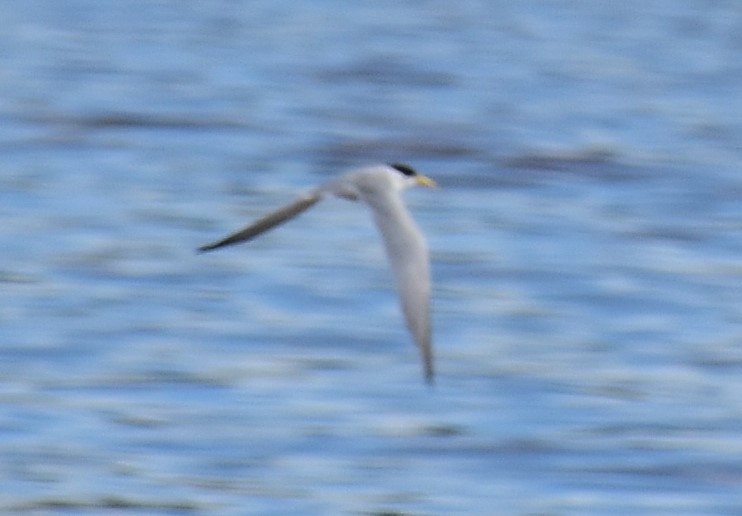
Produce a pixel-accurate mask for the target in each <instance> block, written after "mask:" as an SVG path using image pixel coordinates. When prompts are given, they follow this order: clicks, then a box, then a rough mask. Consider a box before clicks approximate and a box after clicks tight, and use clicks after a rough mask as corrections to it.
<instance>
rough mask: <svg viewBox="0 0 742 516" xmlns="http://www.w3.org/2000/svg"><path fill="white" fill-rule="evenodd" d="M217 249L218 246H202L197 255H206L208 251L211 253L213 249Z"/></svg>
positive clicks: (197, 250)
mask: <svg viewBox="0 0 742 516" xmlns="http://www.w3.org/2000/svg"><path fill="white" fill-rule="evenodd" d="M217 247H218V246H216V245H214V244H206V245H202V246H201V247H199V248H198V249H196V253H198V254H201V253H205V252H207V251H211V250H213V249H216V248H217Z"/></svg>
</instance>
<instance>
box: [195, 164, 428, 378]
mask: <svg viewBox="0 0 742 516" xmlns="http://www.w3.org/2000/svg"><path fill="white" fill-rule="evenodd" d="M416 184H418V185H423V186H428V187H431V186H435V183H434V182H433V181H432V180H431V179H428V178H427V177H425V176H422V175H419V174H418V173H417V172H415V171H414V170H413V169H412V168H410V167H409V166H407V165H400V164H394V165H377V166H371V167H366V168H361V169H357V170H353V171H350V172H348V173H347V174H345V175H342V176H340V177H338V178H336V179H333V180H331V181H329V182H327V183H325V184H323V185H322V186H320V187H318V188H315V189H314V190H310V191H308V192H306V193H305V194H304V195H302V196H300V197H299V198H298V199H296V200H295V201H294V202H292V203H291V204H288V205H287V206H285V207H283V208H281V209H279V210H277V211H275V212H273V213H271V214H269V215H267V216H265V217H263V218H261V219H259V220H257V221H256V222H254V223H253V224H251V225H249V226H247V227H246V228H244V229H242V230H240V231H238V232H236V233H233V234H232V235H229V236H227V237H226V238H224V239H222V240H219V241H217V242H214V243H213V244H209V245H205V246H203V247H200V248H199V251H210V250H212V249H217V248H219V247H224V246H227V245H232V244H237V243H240V242H244V241H247V240H250V239H252V238H254V237H256V236H258V235H260V234H262V233H264V232H266V231H268V230H269V229H271V228H273V227H275V226H277V225H278V224H281V223H283V222H286V221H288V220H290V219H292V218H294V217H296V216H297V215H299V214H300V213H302V212H303V211H305V210H307V209H309V208H310V207H311V206H314V205H315V204H316V203H317V202H319V201H320V200H321V199H322V198H323V197H325V196H327V195H332V196H336V197H341V198H343V199H348V200H353V201H361V202H364V203H365V204H366V205H368V207H369V208H370V209H371V212H372V214H373V217H374V221H375V222H376V226H377V228H378V229H379V232H380V234H381V236H382V239H383V240H384V246H385V248H386V253H387V257H388V259H389V263H390V265H391V268H392V271H393V273H394V277H395V280H396V284H397V290H398V292H399V296H400V300H401V305H402V311H403V312H404V315H405V320H406V321H407V327H408V328H409V330H410V332H411V333H412V335H413V337H414V339H415V343H416V344H417V347H418V349H419V350H420V354H421V357H422V360H423V368H424V373H425V378H426V380H427V381H428V382H432V381H433V353H432V345H431V323H430V266H429V259H428V249H427V245H426V243H425V238H424V237H423V235H422V233H421V232H420V230H419V229H418V228H417V226H416V224H415V222H414V221H413V220H412V217H411V216H410V214H409V212H408V211H407V209H406V208H405V206H404V203H403V202H402V198H401V196H400V192H401V191H402V190H404V189H406V188H408V187H410V186H413V185H416Z"/></svg>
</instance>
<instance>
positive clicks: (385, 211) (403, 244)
mask: <svg viewBox="0 0 742 516" xmlns="http://www.w3.org/2000/svg"><path fill="white" fill-rule="evenodd" d="M363 200H364V201H366V202H367V204H368V205H369V206H370V207H371V210H372V212H373V215H374V220H375V221H376V225H377V226H378V228H379V231H380V232H381V236H382V238H383V240H384V245H385V247H386V252H387V256H388V258H389V263H390V265H391V268H392V271H393V272H394V277H395V279H396V281H397V290H398V291H399V296H400V299H401V304H402V310H403V312H404V315H405V319H406V321H407V327H408V328H409V329H410V332H411V333H412V335H413V336H414V338H415V342H416V344H417V347H418V349H419V350H420V355H421V357H422V360H423V367H424V370H425V379H426V381H428V382H429V383H432V382H433V374H434V372H433V349H432V345H431V324H430V264H429V259H428V248H427V245H426V243H425V238H424V237H423V235H422V233H421V232H420V230H419V229H418V228H417V225H416V224H415V222H414V221H413V220H412V217H411V216H410V213H409V212H408V211H407V208H405V206H404V203H403V202H402V198H401V197H400V195H399V193H398V192H396V191H392V190H385V191H376V192H374V193H373V195H365V196H363Z"/></svg>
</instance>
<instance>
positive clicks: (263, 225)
mask: <svg viewBox="0 0 742 516" xmlns="http://www.w3.org/2000/svg"><path fill="white" fill-rule="evenodd" d="M322 195H323V193H322V191H321V190H319V189H317V190H313V191H311V192H308V193H306V194H305V195H302V196H301V197H299V198H298V199H297V200H295V201H294V202H292V203H291V204H288V205H286V206H284V207H283V208H281V209H279V210H276V211H274V212H273V213H270V214H268V215H266V216H265V217H263V218H262V219H259V220H257V221H255V222H253V223H252V224H250V225H249V226H247V227H246V228H244V229H241V230H239V231H237V232H236V233H233V234H231V235H229V236H227V237H225V238H223V239H222V240H218V241H216V242H214V243H211V244H207V245H204V246H201V247H199V248H198V250H199V251H201V252H203V251H211V250H212V249H217V248H219V247H224V246H227V245H233V244H239V243H240V242H245V241H247V240H250V239H251V238H254V237H256V236H258V235H260V234H262V233H265V232H266V231H268V230H269V229H271V228H273V227H275V226H277V225H279V224H281V223H283V222H286V221H287V220H291V219H292V218H294V217H296V216H297V215H299V214H300V213H301V212H303V211H305V210H307V209H309V208H311V207H312V206H314V205H315V204H316V203H317V202H318V201H319V200H320V199H322Z"/></svg>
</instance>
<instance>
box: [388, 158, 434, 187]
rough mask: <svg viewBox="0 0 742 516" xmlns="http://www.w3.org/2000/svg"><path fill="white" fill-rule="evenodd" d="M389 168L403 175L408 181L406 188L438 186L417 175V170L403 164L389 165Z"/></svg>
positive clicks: (425, 177) (428, 179)
mask: <svg viewBox="0 0 742 516" xmlns="http://www.w3.org/2000/svg"><path fill="white" fill-rule="evenodd" d="M389 166H390V167H391V168H393V169H394V170H396V171H397V172H399V173H400V174H402V175H404V176H405V177H406V178H407V179H408V186H414V185H419V186H425V187H427V188H435V187H436V186H438V184H437V183H436V182H435V181H433V180H432V179H430V178H429V177H427V176H424V175H422V174H419V173H418V172H417V170H415V169H414V168H412V167H411V166H409V165H405V164H403V163H390V164H389Z"/></svg>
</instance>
